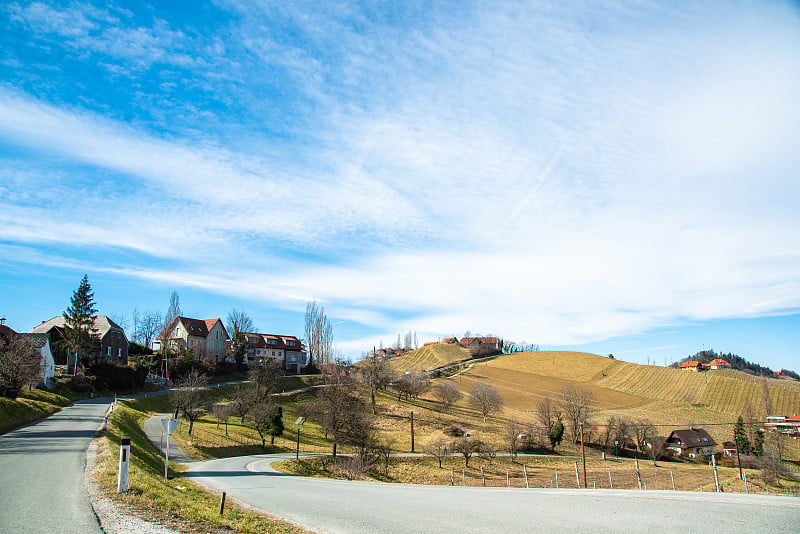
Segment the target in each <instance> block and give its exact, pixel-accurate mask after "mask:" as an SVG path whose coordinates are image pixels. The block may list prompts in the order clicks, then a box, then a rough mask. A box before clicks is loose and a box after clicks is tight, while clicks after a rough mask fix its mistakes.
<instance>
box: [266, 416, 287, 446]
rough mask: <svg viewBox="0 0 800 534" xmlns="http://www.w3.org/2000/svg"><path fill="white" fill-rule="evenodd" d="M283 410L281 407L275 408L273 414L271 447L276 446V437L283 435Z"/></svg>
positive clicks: (270, 433) (271, 420)
mask: <svg viewBox="0 0 800 534" xmlns="http://www.w3.org/2000/svg"><path fill="white" fill-rule="evenodd" d="M283 428H284V427H283V408H281V407H280V406H276V407H275V411H274V412H273V413H272V417H271V418H270V424H269V430H268V432H269V435H270V437H271V439H270V445H275V436H280V435H281V434H283Z"/></svg>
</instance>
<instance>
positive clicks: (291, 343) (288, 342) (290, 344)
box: [286, 339, 294, 347]
mask: <svg viewBox="0 0 800 534" xmlns="http://www.w3.org/2000/svg"><path fill="white" fill-rule="evenodd" d="M286 345H287V346H289V347H294V341H292V340H291V339H290V340H288V341H287V342H286Z"/></svg>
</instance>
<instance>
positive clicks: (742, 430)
mask: <svg viewBox="0 0 800 534" xmlns="http://www.w3.org/2000/svg"><path fill="white" fill-rule="evenodd" d="M733 439H734V441H736V446H737V447H738V448H739V452H740V453H741V454H750V438H748V437H747V428H746V427H745V425H744V418H742V416H741V415H740V416H739V419H738V420H737V421H736V426H734V427H733Z"/></svg>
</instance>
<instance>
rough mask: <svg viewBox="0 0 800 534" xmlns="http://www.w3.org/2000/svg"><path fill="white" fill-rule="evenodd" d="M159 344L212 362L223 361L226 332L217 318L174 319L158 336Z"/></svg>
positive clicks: (226, 339) (226, 338)
mask: <svg viewBox="0 0 800 534" xmlns="http://www.w3.org/2000/svg"><path fill="white" fill-rule="evenodd" d="M158 339H159V342H161V343H163V344H165V345H166V346H167V347H169V348H170V349H171V350H187V349H191V350H192V353H193V354H194V355H195V356H198V357H200V358H206V359H209V360H214V361H215V362H217V363H219V362H222V361H224V360H225V342H226V341H228V331H227V330H225V326H224V325H223V324H222V320H220V318H219V317H215V318H213V319H192V318H191V317H176V318H175V319H173V321H172V322H171V323H170V324H169V325H167V327H166V328H165V329H164V330H162V331H161V333H160V334H159V335H158Z"/></svg>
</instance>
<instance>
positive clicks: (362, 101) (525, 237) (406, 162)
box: [0, 0, 800, 369]
mask: <svg viewBox="0 0 800 534" xmlns="http://www.w3.org/2000/svg"><path fill="white" fill-rule="evenodd" d="M0 44H2V46H0V176H2V180H0V313H1V314H3V315H5V316H6V317H7V318H8V324H9V325H11V326H12V327H14V328H17V329H20V330H26V329H29V328H31V327H32V326H33V325H35V324H37V323H38V322H40V321H42V320H45V319H48V318H50V317H52V316H53V315H56V314H59V313H61V312H62V311H63V310H64V309H65V308H66V307H67V305H68V301H69V296H70V295H71V292H72V291H73V290H74V289H75V287H77V285H78V282H79V280H80V278H81V277H82V276H83V273H88V275H89V278H90V281H91V282H92V284H93V287H94V289H95V294H96V299H97V302H98V305H99V308H100V311H101V313H106V314H117V315H119V314H130V312H131V311H132V310H133V309H134V308H138V309H139V310H140V311H142V310H150V309H158V310H161V311H163V310H164V309H165V308H166V306H167V304H168V301H169V294H170V292H171V291H172V290H173V289H175V290H177V291H178V292H179V293H180V295H181V303H182V307H183V311H184V313H185V314H187V315H192V316H196V317H213V316H221V317H223V318H224V317H225V316H226V315H227V313H228V311H229V310H230V309H231V308H242V309H244V310H245V311H247V312H248V313H249V314H250V315H251V316H252V317H253V319H254V321H255V323H256V325H257V326H258V327H259V328H260V329H261V330H262V331H268V332H281V333H287V334H296V335H302V330H303V324H302V323H303V320H302V316H303V311H304V309H305V304H306V302H307V301H308V300H312V299H316V300H317V301H319V302H320V303H321V304H322V305H323V306H324V307H325V309H326V311H327V313H328V316H329V317H330V318H331V321H332V323H333V325H334V337H335V340H336V343H337V347H338V348H339V350H340V351H341V353H342V354H344V355H350V356H357V355H358V354H360V352H361V351H363V350H366V349H368V348H370V347H371V346H373V345H374V344H377V343H379V341H380V340H383V342H384V343H386V344H389V343H391V342H393V341H394V340H395V339H396V336H397V333H398V332H405V331H408V330H414V331H416V332H417V333H418V336H419V338H420V339H421V340H432V339H436V338H438V337H441V336H449V335H462V334H463V333H464V331H466V330H470V331H472V332H473V333H483V334H487V333H494V334H497V335H501V336H503V337H505V338H507V339H511V340H516V341H523V340H524V341H527V342H530V343H538V344H540V345H541V346H542V347H543V348H545V347H568V348H575V349H588V350H593V351H596V352H599V353H601V354H605V353H609V352H613V353H615V354H617V355H618V356H619V357H622V358H624V359H628V360H631V361H640V362H645V361H647V360H648V359H649V360H652V361H655V362H656V363H662V364H663V362H664V361H665V360H666V361H672V360H678V359H680V358H681V357H683V356H686V355H688V354H692V353H694V352H696V351H697V350H700V349H702V348H703V347H705V348H715V349H718V350H724V351H731V352H735V353H738V354H740V355H742V356H743V357H746V358H749V359H753V360H755V361H758V362H759V363H762V364H765V365H769V366H772V367H774V368H780V367H788V368H794V369H797V368H798V367H800V365H798V363H800V349H798V347H799V346H800V238H798V235H797V229H798V228H800V210H798V208H797V207H798V206H799V205H800V186H798V176H799V174H800V150H798V147H800V98H798V95H800V8H799V7H798V6H797V4H796V3H793V2H777V1H776V2H763V1H758V2H700V3H698V2H685V3H683V2H680V3H675V2H662V3H656V2H625V3H622V4H620V3H617V2H584V3H580V4H579V3H568V5H553V3H552V2H544V1H542V2H519V3H516V2H431V3H428V2H420V3H414V2H394V3H388V4H382V3H371V2H370V3H363V4H359V3H349V2H342V3H339V2H275V3H272V2H268V1H255V0H254V1H247V0H232V1H224V0H220V1H216V2H206V3H187V2H159V3H152V4H147V3H144V2H122V3H120V2H117V3H115V2H97V3H92V2H53V3H50V2H21V1H17V2H6V3H3V5H2V6H0Z"/></svg>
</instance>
